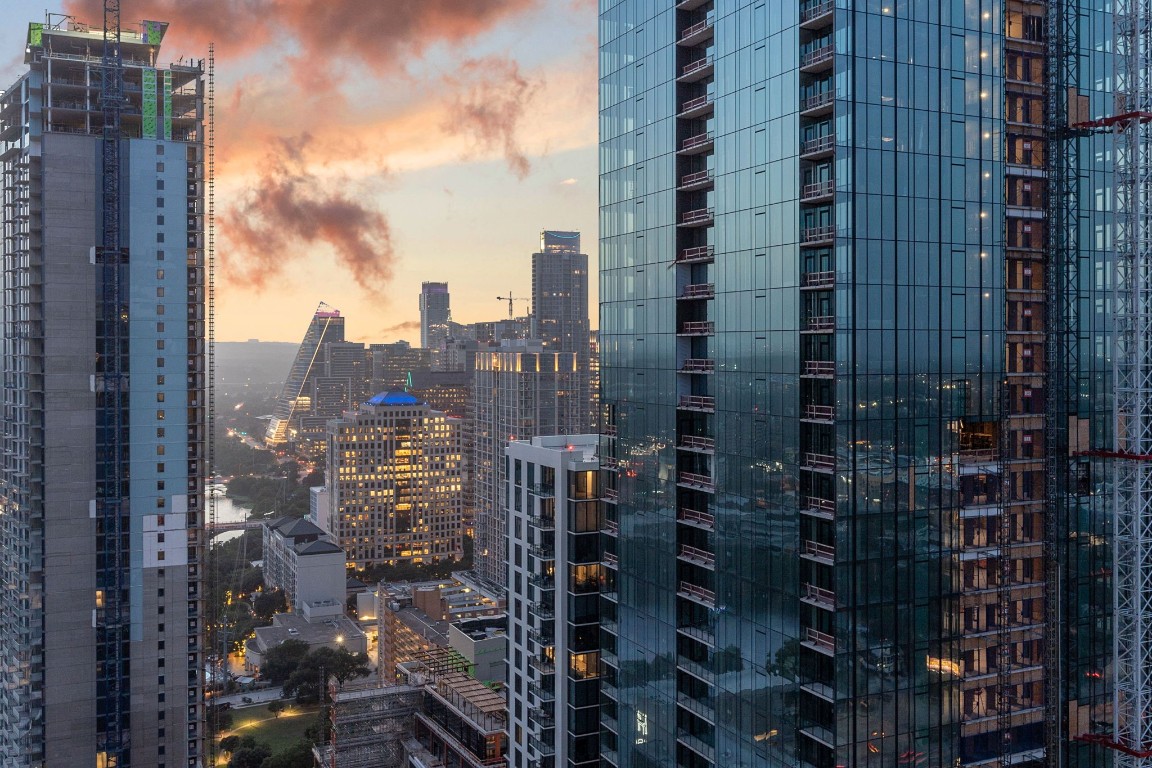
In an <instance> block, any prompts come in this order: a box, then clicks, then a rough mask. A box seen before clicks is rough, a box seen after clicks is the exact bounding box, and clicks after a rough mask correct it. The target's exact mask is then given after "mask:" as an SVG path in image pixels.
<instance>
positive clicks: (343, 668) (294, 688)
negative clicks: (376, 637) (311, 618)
mask: <svg viewBox="0 0 1152 768" xmlns="http://www.w3.org/2000/svg"><path fill="white" fill-rule="evenodd" d="M371 671H372V667H371V664H370V662H369V659H368V656H367V655H366V654H363V653H349V652H348V651H347V650H346V649H344V648H341V649H339V650H333V649H331V648H326V647H322V648H317V649H316V650H314V651H312V652H311V653H309V654H308V656H307V657H306V658H304V659H303V660H302V661H301V662H300V664H299V665H298V666H297V667H296V670H295V671H294V672H293V673H292V674H291V675H290V676H289V677H288V679H287V680H285V681H284V695H285V696H294V697H295V698H296V701H297V702H299V703H301V704H311V703H314V702H317V701H319V700H320V690H321V685H322V684H323V683H324V682H326V681H327V680H328V679H330V678H335V679H336V680H337V681H338V682H339V683H340V685H343V684H344V683H346V682H347V681H348V680H350V679H352V678H354V677H365V676H367V675H368V674H370V673H371Z"/></svg>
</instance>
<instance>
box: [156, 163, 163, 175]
mask: <svg viewBox="0 0 1152 768" xmlns="http://www.w3.org/2000/svg"><path fill="white" fill-rule="evenodd" d="M156 172H157V173H164V163H156Z"/></svg>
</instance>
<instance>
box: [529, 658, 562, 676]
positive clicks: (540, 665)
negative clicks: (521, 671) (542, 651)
mask: <svg viewBox="0 0 1152 768" xmlns="http://www.w3.org/2000/svg"><path fill="white" fill-rule="evenodd" d="M528 663H529V664H530V665H531V666H532V669H534V670H536V671H537V672H539V673H540V674H542V675H554V674H556V662H555V661H553V660H552V659H550V658H548V657H547V656H533V657H532V659H531V660H530V661H529V662H528Z"/></svg>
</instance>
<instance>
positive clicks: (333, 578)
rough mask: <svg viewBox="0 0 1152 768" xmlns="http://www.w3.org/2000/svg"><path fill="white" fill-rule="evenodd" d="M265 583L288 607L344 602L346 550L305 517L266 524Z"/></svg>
mask: <svg viewBox="0 0 1152 768" xmlns="http://www.w3.org/2000/svg"><path fill="white" fill-rule="evenodd" d="M263 530H264V584H265V586H267V587H268V588H269V589H280V590H283V592H284V597H285V599H286V601H287V603H288V606H289V608H291V609H292V610H294V611H299V610H302V607H303V606H304V605H305V604H306V603H322V602H325V601H328V600H337V601H341V602H342V601H343V598H344V581H345V579H346V578H347V574H346V569H345V563H344V550H343V549H341V548H340V547H339V546H337V545H336V544H335V543H334V542H333V541H332V539H331V537H330V536H329V535H328V533H327V532H326V531H324V530H323V529H321V528H320V527H318V526H317V525H316V524H315V523H312V522H311V521H309V520H305V519H303V518H293V517H286V518H279V519H277V520H270V521H265V523H264V529H263Z"/></svg>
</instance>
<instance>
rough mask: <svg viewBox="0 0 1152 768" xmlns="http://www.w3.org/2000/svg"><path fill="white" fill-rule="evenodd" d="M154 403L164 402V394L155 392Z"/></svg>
mask: <svg viewBox="0 0 1152 768" xmlns="http://www.w3.org/2000/svg"><path fill="white" fill-rule="evenodd" d="M157 343H158V344H160V343H163V342H157ZM156 402H158V403H162V402H164V393H163V392H157V393H156Z"/></svg>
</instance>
